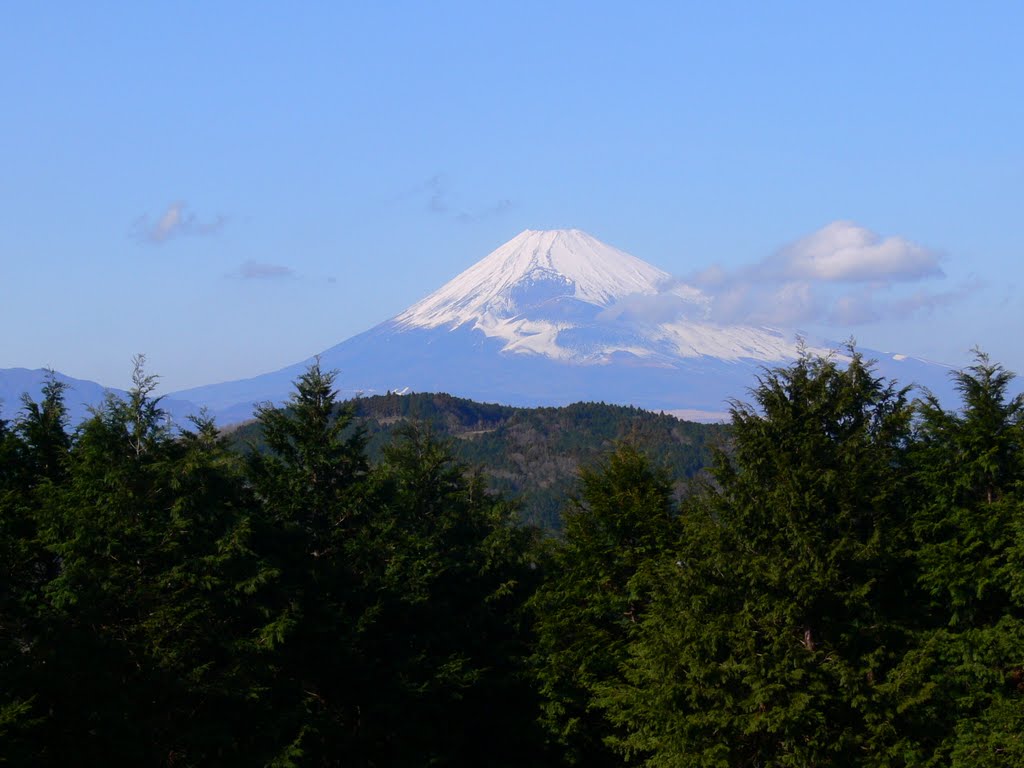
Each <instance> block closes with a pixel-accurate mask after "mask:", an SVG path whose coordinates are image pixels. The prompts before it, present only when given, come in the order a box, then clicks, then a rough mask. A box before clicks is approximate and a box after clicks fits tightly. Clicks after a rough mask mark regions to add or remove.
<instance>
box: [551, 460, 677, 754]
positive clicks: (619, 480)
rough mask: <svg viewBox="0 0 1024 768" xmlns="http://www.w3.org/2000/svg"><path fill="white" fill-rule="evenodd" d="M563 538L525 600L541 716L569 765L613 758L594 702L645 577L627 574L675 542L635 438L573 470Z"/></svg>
mask: <svg viewBox="0 0 1024 768" xmlns="http://www.w3.org/2000/svg"><path fill="white" fill-rule="evenodd" d="M580 485H581V489H580V496H579V499H578V500H576V501H574V502H573V503H572V504H571V506H570V507H569V509H568V510H567V511H566V514H565V518H564V532H565V537H564V541H563V542H562V543H561V546H559V547H558V548H557V550H556V552H555V554H554V557H553V561H552V563H551V564H550V569H549V573H548V575H547V579H546V581H545V583H544V584H543V585H542V586H541V588H540V590H539V591H538V594H537V596H536V598H535V600H534V602H533V607H534V611H535V612H536V633H537V651H536V655H535V664H536V667H537V673H536V674H537V679H538V684H539V688H540V691H541V694H542V695H543V697H544V701H545V703H544V710H543V717H542V720H543V722H544V724H545V726H546V727H547V729H548V730H549V732H550V733H551V734H552V736H553V738H554V739H555V741H556V742H557V743H559V744H560V745H561V746H562V748H563V749H564V750H565V752H566V758H567V761H568V762H570V763H573V764H578V765H587V766H598V765H615V764H618V763H620V762H621V759H620V758H619V757H618V756H617V755H616V754H615V753H614V752H613V751H612V750H611V749H610V747H609V745H610V743H612V742H613V741H615V739H616V738H617V737H618V736H619V733H618V732H617V731H616V730H615V729H613V728H612V727H611V725H610V723H609V722H608V720H607V719H606V717H605V715H604V712H603V711H602V710H601V709H600V708H599V707H598V706H597V703H598V700H599V698H600V696H601V693H602V691H603V689H604V688H605V687H606V686H608V685H610V684H612V683H614V681H616V680H618V678H619V667H620V665H621V664H622V662H623V661H624V660H625V658H626V649H627V644H628V642H629V640H630V637H631V635H632V630H633V628H634V627H635V626H636V624H637V622H639V621H641V620H642V618H643V616H644V613H645V609H646V603H647V586H648V585H646V584H644V583H643V582H642V581H638V579H637V574H638V572H639V571H640V570H641V568H642V567H643V566H644V564H645V563H647V562H649V561H650V560H652V559H656V558H658V557H659V556H660V555H662V554H663V553H664V552H666V551H667V550H670V549H671V548H672V547H673V546H674V545H675V544H676V537H677V534H678V532H677V526H676V521H675V518H674V512H675V510H674V501H673V493H672V484H671V481H670V480H669V478H668V476H667V473H666V472H665V471H664V470H661V469H659V468H657V467H655V466H653V465H652V464H651V462H650V461H649V460H648V459H647V457H646V456H644V455H643V454H642V453H641V452H639V451H638V450H637V449H636V448H634V447H632V446H630V445H628V444H622V445H619V446H618V447H617V449H616V450H615V451H614V453H612V454H611V455H610V456H609V457H608V458H607V459H606V460H605V462H604V463H603V464H601V465H599V466H597V467H596V468H591V469H585V470H583V471H582V472H581V473H580Z"/></svg>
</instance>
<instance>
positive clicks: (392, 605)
mask: <svg viewBox="0 0 1024 768" xmlns="http://www.w3.org/2000/svg"><path fill="white" fill-rule="evenodd" d="M374 485H375V489H376V491H375V506H376V509H375V516H374V521H373V525H372V536H373V549H374V551H375V552H376V553H377V554H378V556H379V557H380V558H381V569H380V572H379V581H378V588H377V593H378V594H379V595H380V596H381V600H380V603H379V606H378V614H377V620H376V622H375V624H374V626H373V627H372V628H371V630H370V633H369V636H368V637H367V642H368V643H369V644H370V646H371V647H372V649H373V651H374V663H375V670H374V671H375V677H376V687H377V697H376V700H375V701H374V702H373V703H374V706H375V708H374V710H373V712H372V717H373V718H375V719H376V724H377V728H378V747H377V748H378V750H379V751H378V755H377V759H376V760H375V761H374V762H375V764H380V765H384V764H386V765H396V766H397V765H407V766H422V765H450V766H477V765H485V764H486V765H495V766H498V765H508V766H513V765H515V766H520V765H525V764H536V760H538V759H539V756H538V752H537V750H538V746H539V744H540V740H539V738H538V734H536V733H535V732H534V716H533V713H534V709H535V707H536V700H535V698H534V696H533V694H532V688H531V686H530V684H529V680H528V679H527V678H526V676H525V674H524V672H525V670H524V658H525V656H526V652H527V647H528V646H527V638H526V635H525V627H524V626H523V603H524V601H525V599H526V597H527V596H528V595H529V593H530V590H531V589H532V587H533V582H534V581H535V571H534V570H533V569H531V567H530V560H529V554H530V548H531V544H532V541H533V539H534V538H535V533H534V532H532V531H530V530H529V529H526V528H523V527H520V526H518V525H517V523H516V521H517V512H516V509H515V508H514V507H513V506H512V505H510V504H508V503H507V502H505V501H503V500H501V499H500V498H496V497H494V496H492V495H490V494H488V493H487V492H485V488H484V483H483V480H482V478H481V477H480V475H479V474H478V473H477V474H473V473H470V472H469V470H468V468H467V467H466V466H465V465H463V464H461V463H460V462H458V461H456V460H455V459H454V458H453V456H452V453H451V444H450V443H448V442H441V441H439V440H437V439H436V438H434V436H433V435H432V434H431V432H430V431H429V429H427V428H424V427H421V426H417V425H409V426H406V427H405V428H404V429H402V430H400V431H399V432H398V433H397V434H396V436H395V438H393V442H391V443H390V444H389V445H388V446H386V447H385V449H384V458H383V461H382V462H381V464H380V465H379V466H378V467H377V468H376V470H375V472H374ZM370 717H371V715H370V714H368V715H367V718H366V719H367V720H369V719H370Z"/></svg>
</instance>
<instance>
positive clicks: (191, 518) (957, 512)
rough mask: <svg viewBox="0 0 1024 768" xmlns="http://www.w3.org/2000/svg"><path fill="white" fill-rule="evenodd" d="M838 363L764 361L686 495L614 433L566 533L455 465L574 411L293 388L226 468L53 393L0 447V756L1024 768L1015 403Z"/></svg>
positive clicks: (577, 499) (209, 441) (1005, 376)
mask: <svg viewBox="0 0 1024 768" xmlns="http://www.w3.org/2000/svg"><path fill="white" fill-rule="evenodd" d="M850 352H851V356H852V362H851V363H850V364H848V365H845V366H840V365H838V364H837V363H836V361H835V360H834V359H830V358H817V357H812V356H806V357H803V358H801V359H800V360H798V361H797V362H795V363H794V364H792V365H791V366H789V367H786V368H780V369H776V370H774V371H771V372H766V373H765V375H764V376H763V377H762V379H761V382H760V384H759V386H758V387H757V389H756V390H755V391H754V392H753V393H752V396H753V402H752V403H751V404H750V405H743V404H737V405H736V406H735V407H734V410H733V419H732V425H731V429H730V433H729V445H728V450H718V451H715V452H714V460H713V463H712V467H711V469H710V471H709V473H708V474H707V475H706V476H702V477H701V478H699V480H698V483H697V487H695V488H694V489H692V492H690V493H687V494H685V495H683V496H682V497H680V496H679V495H678V494H677V493H676V488H675V486H676V483H677V482H678V481H679V479H680V478H679V477H678V476H675V475H674V474H673V472H674V471H676V470H673V469H671V468H670V466H667V465H665V464H662V463H659V461H658V460H657V459H656V458H655V459H652V458H651V456H650V455H649V454H648V452H646V451H645V450H643V449H642V448H640V447H638V443H636V442H632V443H631V442H629V441H626V442H622V443H615V444H613V443H611V442H609V443H608V446H607V450H605V451H604V452H602V453H600V456H599V457H598V458H597V460H595V461H594V462H593V463H588V464H586V465H585V466H583V467H582V468H581V470H580V472H579V476H578V484H577V486H576V492H575V493H574V494H573V495H572V498H570V499H569V500H567V501H565V502H564V503H563V505H562V507H561V509H560V514H561V519H562V521H563V529H562V532H561V535H560V536H558V537H552V536H546V535H543V534H542V533H541V532H540V531H539V529H537V528H535V527H531V526H527V525H524V524H523V523H522V521H521V519H520V517H519V513H518V512H517V511H516V508H515V506H514V505H513V504H510V503H509V502H507V501H506V500H504V499H503V498H502V497H501V495H500V494H495V493H493V492H491V491H488V489H487V487H486V482H485V480H484V478H483V476H482V475H481V474H480V473H479V472H475V471H473V469H472V467H470V466H468V465H466V464H465V463H463V462H462V461H460V460H458V459H457V458H456V457H455V456H454V455H453V453H452V450H453V446H460V445H472V446H473V447H474V448H479V447H480V446H481V445H485V443H483V442H481V438H482V437H484V436H486V435H489V434H498V433H499V432H500V431H501V430H502V429H506V430H508V431H510V432H512V431H517V430H520V431H521V432H522V435H523V436H521V437H519V438H518V440H519V442H518V443H515V444H516V445H519V446H521V447H522V448H523V450H525V447H526V446H528V445H529V444H530V443H536V442H538V441H541V439H542V438H543V440H544V441H549V442H548V444H549V445H550V446H558V445H567V446H568V445H571V444H572V443H573V442H574V441H575V440H577V439H578V437H577V436H576V435H574V434H572V433H574V432H575V430H574V428H573V424H574V422H573V420H572V419H573V416H572V414H573V413H576V414H577V415H578V416H579V418H580V420H581V421H584V420H585V419H586V418H587V414H590V418H591V419H592V420H593V421H594V422H595V423H596V424H604V426H600V427H596V426H595V427H594V429H595V434H598V433H601V434H607V435H608V436H609V440H610V439H611V438H612V437H616V436H619V434H620V432H621V431H622V430H621V427H620V426H615V427H612V426H610V424H612V423H613V422H615V420H616V418H618V417H616V418H609V413H610V412H608V411H606V410H602V408H601V407H600V406H579V410H578V411H573V410H572V409H559V410H557V411H555V410H553V411H551V412H550V413H545V412H544V411H537V412H526V413H516V412H511V411H508V410H507V409H505V410H503V409H493V410H491V411H488V409H490V408H491V407H490V406H476V405H474V404H468V403H465V402H459V401H450V399H448V400H446V399H445V398H444V397H438V398H431V397H423V398H418V399H403V398H398V397H388V398H381V399H378V400H376V401H374V402H373V403H372V404H371V405H369V406H367V405H366V404H349V405H348V406H345V405H342V406H341V407H339V403H338V402H337V400H336V394H335V391H334V381H333V376H332V374H330V373H329V372H325V371H322V370H320V369H319V367H317V366H314V367H312V368H310V369H309V370H308V371H307V372H306V373H305V374H304V375H303V376H302V377H301V378H300V379H299V380H298V381H297V383H296V391H295V393H294V395H293V397H292V399H291V402H290V403H289V406H288V407H287V408H282V409H278V408H273V407H269V406H268V407H266V408H263V409H261V410H260V411H259V416H258V420H257V424H258V427H259V446H258V449H256V450H245V451H240V450H238V449H237V445H238V443H237V439H238V436H237V435H236V436H233V437H232V439H231V440H229V439H226V438H225V437H223V436H221V435H219V434H218V432H217V430H216V428H215V427H214V425H213V423H212V421H210V420H206V419H197V420H196V422H195V423H194V424H193V426H192V428H191V429H190V430H188V431H185V432H181V433H179V432H174V431H172V430H170V429H169V428H168V426H167V420H166V418H165V417H164V414H163V413H162V411H161V408H160V403H159V401H158V400H156V399H155V398H154V397H153V390H154V386H155V380H154V378H153V377H152V376H150V375H148V374H147V373H146V372H145V371H144V370H143V369H142V367H141V364H140V365H139V366H137V368H136V371H135V376H134V386H133V388H132V389H131V390H130V391H129V392H128V393H127V395H126V396H125V397H123V398H119V397H115V396H111V397H110V398H109V399H108V400H107V402H106V404H105V406H104V407H103V408H102V409H101V410H99V411H97V412H96V413H95V414H94V415H93V416H92V417H91V418H90V419H88V420H87V421H86V422H84V423H83V424H81V425H78V426H77V428H75V429H74V430H73V431H69V430H68V429H67V427H68V424H67V410H66V407H65V404H64V399H63V398H64V386H63V385H62V384H61V383H60V382H59V381H57V380H56V379H51V380H50V381H49V382H48V384H47V386H46V387H45V388H44V390H43V394H42V397H41V398H40V399H39V400H38V401H33V400H31V399H29V398H26V399H25V400H24V401H23V407H22V409H21V411H20V412H19V414H18V415H17V416H16V417H15V418H14V419H13V420H11V421H4V422H0V468H2V472H0V763H4V764H7V765H18V766H20V765H33V766H68V765H105V766H118V765H124V766H167V767H168V768H170V767H171V766H174V767H175V768H180V767H181V766H208V765H237V766H250V765H266V766H366V767H367V768H369V766H423V765H438V766H467V767H468V766H481V765H498V766H501V765H505V766H559V765H561V766H566V765H577V766H628V765H647V766H700V767H706V768H712V767H714V768H720V767H722V766H726V767H733V766H734V767H735V768H748V767H752V766H857V767H858V768H860V767H864V768H868V767H870V768H876V767H877V768H881V767H882V766H886V767H889V766H897V767H903V768H924V767H925V766H947V765H948V766H955V767H956V768H974V767H975V766H983V767H984V766H993V767H994V766H1010V765H1022V764H1024V736H1022V734H1024V578H1022V574H1024V398H1022V397H1020V396H1018V397H1010V396H1009V386H1010V383H1011V379H1012V375H1011V374H1010V373H1008V372H1007V371H1005V370H1004V369H1003V368H1002V367H1001V366H999V365H997V364H993V363H991V362H990V361H989V360H988V359H987V358H986V357H985V356H984V355H980V354H979V356H978V358H977V360H976V363H975V365H974V366H972V367H971V368H969V369H967V370H966V371H964V372H962V373H960V374H958V375H957V378H956V383H957V386H958V388H959V391H960V393H961V396H962V403H961V407H960V408H959V409H958V410H956V411H946V410H943V409H942V408H941V407H940V405H939V403H938V402H937V401H936V400H934V399H933V398H929V397H927V396H925V397H924V398H923V399H918V400H915V399H912V397H911V393H909V392H907V391H905V390H901V389H898V388H896V387H895V385H893V384H891V383H890V382H887V381H886V380H884V379H882V378H881V377H878V376H877V375H875V373H874V372H873V370H872V368H871V366H870V365H869V364H868V363H866V362H865V361H864V360H863V359H862V358H861V357H860V356H859V355H858V354H857V353H856V352H855V351H854V350H850ZM407 408H408V409H409V410H410V414H409V415H413V416H415V417H416V418H413V419H408V418H404V416H405V414H403V413H402V410H403V409H407ZM357 409H362V410H360V411H359V412H361V413H362V414H363V415H362V416H357ZM414 409H419V412H418V413H415V414H413V413H411V411H412V410H414ZM485 411H487V412H488V413H489V415H482V414H483V413H484V412H485ZM459 414H462V415H461V416H460V415H459ZM620 415H625V414H620ZM634 415H636V416H637V418H638V419H639V421H640V422H641V423H648V422H646V421H645V420H646V419H648V418H649V417H648V416H646V415H642V414H639V415H637V414H634ZM653 418H654V419H655V420H654V421H650V422H649V426H648V427H642V426H637V427H636V432H637V433H638V434H640V433H643V432H644V430H645V429H650V430H651V432H652V434H655V435H660V436H661V438H662V439H668V438H667V437H666V435H670V434H672V432H671V430H668V431H667V432H662V431H660V430H661V428H660V427H656V426H655V424H656V423H660V422H657V418H658V417H653ZM357 420H361V423H362V424H364V425H366V427H367V432H366V433H364V432H363V431H362V430H360V429H358V426H359V424H358V423H357ZM453 420H454V422H453V423H452V424H450V426H449V430H448V432H449V433H450V434H461V437H455V438H453V440H454V442H451V443H446V442H445V441H443V440H438V439H437V435H435V434H432V431H431V429H430V428H428V425H431V424H434V425H435V427H436V426H437V424H439V423H441V422H452V421H453ZM627 421H628V419H627ZM374 423H376V426H373V424H374ZM666 424H667V422H666ZM453 428H454V431H453ZM488 430H493V432H491V431H488ZM601 430H603V432H601ZM436 431H439V430H436ZM474 432H475V433H478V434H477V437H476V438H470V437H468V435H469V434H470V433H474ZM370 433H372V435H373V436H372V440H374V441H376V446H377V447H376V448H374V449H373V450H371V449H370V447H369V443H368V440H370V439H371V438H370ZM682 434H686V433H685V431H684V433H682ZM626 436H627V437H629V435H628V434H627V435H626ZM672 439H676V438H672ZM508 444H509V445H511V444H512V443H508ZM487 450H492V449H487ZM544 450H545V451H547V450H550V451H552V452H555V448H553V447H552V448H545V449H544ZM541 454H543V452H541ZM591 455H593V454H591Z"/></svg>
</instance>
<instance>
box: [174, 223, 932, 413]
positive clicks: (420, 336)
mask: <svg viewBox="0 0 1024 768" xmlns="http://www.w3.org/2000/svg"><path fill="white" fill-rule="evenodd" d="M710 308H711V299H710V298H709V297H707V296H705V295H704V294H702V293H701V292H700V291H699V290H698V289H696V288H694V287H692V286H688V285H685V284H683V283H680V282H678V281H674V280H673V279H672V277H671V276H670V275H669V274H668V273H667V272H664V271H663V270H660V269H658V268H657V267H654V266H652V265H650V264H648V263H646V262H644V261H642V260H640V259H638V258H636V257H635V256H631V255H630V254H628V253H626V252H624V251H621V250H619V249H617V248H614V247H612V246H610V245H607V244H605V243H602V242H601V241H600V240H597V239H596V238H594V237H592V236H591V235H588V234H587V233H585V232H581V231H579V230H576V229H567V230H552V231H534V230H527V231H525V232H522V233H520V234H519V235H517V236H516V237H514V238H513V239H512V240H510V241H508V242H507V243H505V244H504V245H502V246H501V247H499V248H498V249H497V250H495V251H493V252H492V253H490V254H489V255H487V256H486V257H484V258H483V259H482V260H481V261H479V262H477V263H476V264H474V265H473V266H471V267H470V268H469V269H467V270H466V271H464V272H462V273H461V274H460V275H458V276H456V277H455V278H454V279H452V280H450V281H449V282H448V283H446V284H445V285H443V286H441V288H439V289H438V290H437V291H435V292H434V293H432V294H430V295H429V296H427V297H426V298H424V299H423V300H421V301H419V302H417V303H416V304H413V305H412V306H411V307H409V308H408V309H407V310H405V311H404V312H402V313H400V314H399V315H397V316H395V317H394V318H392V319H391V320H388V321H386V322H384V323H381V324H380V325H378V326H376V327H375V328H371V329H370V330H369V331H366V332H364V333H361V334H359V335H357V336H353V337H352V338H350V339H348V340H346V341H343V342H342V343H340V344H338V345H336V346H334V347H331V348H330V349H328V350H326V351H324V352H323V353H321V355H320V360H321V364H322V365H324V366H325V367H327V368H336V369H338V370H339V371H340V373H341V375H340V377H339V379H338V383H339V384H340V385H341V387H342V388H343V392H344V393H345V394H357V393H363V394H374V393H382V392H385V391H389V390H390V391H406V390H415V391H420V392H431V391H433V392H437V391H444V392H449V393H451V394H455V395H461V396H464V397H470V398H473V399H476V400H486V401H496V402H501V403H505V404H508V405H564V404H567V403H570V402H574V401H579V400H602V401H605V402H611V403H621V404H626V405H636V406H640V407H644V408H649V409H653V410H673V411H686V412H690V413H692V412H695V411H696V412H705V413H711V414H721V413H722V412H723V411H724V410H725V407H726V406H725V403H726V402H727V401H728V400H729V398H734V397H741V398H742V397H743V396H744V394H745V392H746V391H747V388H748V387H750V386H751V385H752V383H753V382H754V376H755V375H756V373H757V371H758V370H759V369H760V368H761V367H762V366H765V365H775V364H785V363H787V362H789V361H791V360H793V359H794V358H795V357H796V356H797V355H798V354H800V344H801V342H800V341H799V340H798V337H797V334H796V333H795V332H794V331H786V330H780V329H775V328H766V327H759V326H750V325H722V324H718V323H715V322H713V321H711V320H710V319H709V316H710ZM809 351H810V352H812V353H819V354H826V353H827V352H828V349H827V348H826V347H824V346H821V345H819V346H813V345H812V346H810V347H809ZM870 356H872V357H877V358H878V359H879V362H880V365H879V368H880V372H881V373H883V374H885V375H887V376H895V377H896V378H898V379H899V380H900V381H901V382H907V381H911V380H916V381H922V382H923V383H926V384H928V385H931V386H933V387H935V386H936V385H938V386H939V387H940V388H941V386H942V383H943V381H944V379H945V374H946V371H947V369H945V368H944V367H941V366H936V365H933V364H927V363H924V362H922V361H915V360H914V359H913V358H908V357H905V356H903V355H882V354H875V353H870ZM309 362H310V360H306V361H303V362H301V363H296V364H295V365H293V366H289V367H287V368H284V369H281V370H279V371H275V372H273V373H268V374H265V375H263V376H257V377H255V378H252V379H246V380H242V381H235V382H227V383H224V384H215V385H212V386H208V387H200V388H197V389H191V390H186V391H183V392H178V393H175V394H174V397H175V398H177V399H183V400H190V401H192V402H195V403H200V404H204V405H207V406H208V407H209V408H210V409H211V410H212V411H213V412H214V413H216V414H218V416H219V418H220V419H221V420H222V421H225V422H226V421H230V420H237V419H242V418H246V417H247V416H248V415H249V414H250V413H251V412H252V405H253V403H255V402H264V401H272V402H280V401H282V400H284V399H285V398H286V397H287V396H288V393H289V392H290V389H291V384H292V382H293V381H294V379H295V378H297V377H298V375H299V374H301V373H302V371H303V370H304V369H305V367H306V366H307V365H308V364H309ZM894 366H895V367H894Z"/></svg>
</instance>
